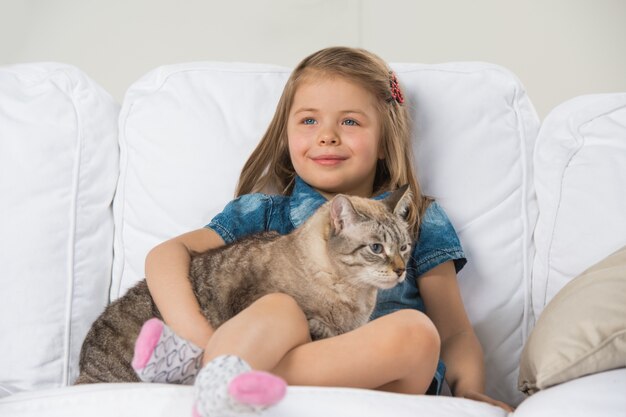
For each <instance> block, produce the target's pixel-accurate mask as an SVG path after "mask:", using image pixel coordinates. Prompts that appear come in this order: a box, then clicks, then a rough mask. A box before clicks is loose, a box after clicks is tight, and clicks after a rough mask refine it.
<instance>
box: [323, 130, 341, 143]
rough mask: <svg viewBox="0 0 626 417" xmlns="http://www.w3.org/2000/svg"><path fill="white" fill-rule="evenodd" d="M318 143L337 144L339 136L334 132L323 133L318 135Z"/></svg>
mask: <svg viewBox="0 0 626 417" xmlns="http://www.w3.org/2000/svg"><path fill="white" fill-rule="evenodd" d="M318 143H319V144H320V145H338V144H339V138H338V137H337V135H335V134H334V133H330V132H327V133H323V134H321V135H320V136H319V139H318Z"/></svg>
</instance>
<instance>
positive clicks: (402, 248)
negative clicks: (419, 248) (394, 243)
mask: <svg viewBox="0 0 626 417" xmlns="http://www.w3.org/2000/svg"><path fill="white" fill-rule="evenodd" d="M408 248H409V245H402V246H400V252H404V251H405V250H407V249H408Z"/></svg>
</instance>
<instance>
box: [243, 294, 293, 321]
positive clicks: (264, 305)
mask: <svg viewBox="0 0 626 417" xmlns="http://www.w3.org/2000/svg"><path fill="white" fill-rule="evenodd" d="M252 306H253V307H256V308H259V309H264V310H267V311H268V312H279V313H281V314H282V313H291V314H293V315H296V316H298V315H302V316H304V313H303V312H302V309H301V308H300V306H299V305H298V303H297V301H296V300H295V299H294V298H293V297H292V296H290V295H287V294H284V293H281V292H275V293H271V294H266V295H264V296H262V297H261V298H259V299H258V300H256V301H255V302H254V303H253V304H252Z"/></svg>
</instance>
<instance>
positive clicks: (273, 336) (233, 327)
mask: <svg viewBox="0 0 626 417" xmlns="http://www.w3.org/2000/svg"><path fill="white" fill-rule="evenodd" d="M310 341H311V337H310V335H309V327H308V322H307V319H306V317H305V315H304V313H303V312H302V310H301V309H300V307H299V306H298V304H297V303H296V301H295V300H294V299H293V298H292V297H290V296H288V295H286V294H282V293H275V294H269V295H266V296H264V297H261V298H260V299H259V300H257V301H255V302H254V303H253V304H252V305H251V306H250V307H248V308H246V309H245V310H243V311H242V312H241V313H239V314H238V315H237V316H235V317H233V318H232V319H230V320H229V321H227V322H226V323H224V324H223V325H222V326H220V327H219V328H218V329H217V330H216V331H215V333H214V334H213V336H211V339H210V340H209V343H208V344H207V346H206V348H205V350H204V363H207V362H209V361H210V360H212V359H214V358H215V357H217V356H220V355H226V354H228V355H235V356H239V357H240V358H242V359H244V360H245V361H246V362H248V363H249V364H250V366H251V367H252V368H253V369H258V370H271V369H272V368H274V367H275V366H276V365H277V364H278V362H280V360H281V359H282V358H283V356H285V354H286V353H287V352H288V351H290V350H291V349H293V348H294V347H296V346H299V345H302V344H304V343H307V342H310Z"/></svg>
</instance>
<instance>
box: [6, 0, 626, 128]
mask: <svg viewBox="0 0 626 417" xmlns="http://www.w3.org/2000/svg"><path fill="white" fill-rule="evenodd" d="M331 45H349V46H360V47H364V48H367V49H370V50H372V51H373V52H375V53H377V54H379V55H381V56H382V57H383V58H385V59H386V60H387V61H390V62H423V63H438V62H446V61H488V62H492V63H496V64H500V65H502V66H505V67H507V68H509V69H510V70H512V71H513V72H514V73H516V74H517V75H518V77H519V78H520V79H521V80H522V82H523V83H524V84H525V86H526V88H527V91H528V93H529V95H530V97H531V99H532V101H533V102H534V104H535V106H536V108H537V111H538V112H539V114H540V116H542V117H543V116H545V115H546V114H547V112H548V111H549V110H550V109H552V108H553V107H554V106H556V105H557V104H559V103H561V102H563V101H565V100H567V99H569V98H572V97H574V96H577V95H581V94H588V93H600V92H616V91H626V1H625V0H525V1H522V0H518V1H513V0H222V1H215V0H0V64H12V63H19V62H32V61H61V62H66V63H70V64H74V65H76V66H78V67H80V68H81V69H83V70H84V71H86V72H87V73H88V74H89V75H90V76H91V77H92V78H94V79H95V80H96V81H97V82H99V83H100V84H101V85H103V86H104V87H105V88H106V89H107V90H108V91H109V92H111V94H113V96H114V97H115V98H116V99H117V100H118V101H121V100H122V99H123V96H124V92H125V90H126V89H127V88H128V86H129V85H130V84H131V83H132V82H133V81H135V80H136V79H137V78H139V77H140V76H141V75H143V74H144V73H146V72H147V71H149V70H151V69H153V68H155V67H157V66H159V65H163V64H170V63H180V62H187V61H202V60H221V61H247V62H264V63H273V64H279V65H286V66H293V65H295V64H296V63H297V62H298V61H299V60H300V59H301V58H303V57H304V56H306V55H308V54H309V53H311V52H313V51H315V50H317V49H320V48H322V47H326V46H331Z"/></svg>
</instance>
